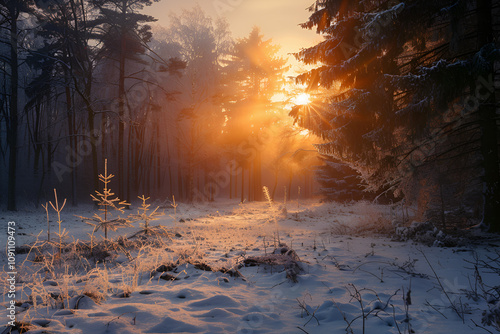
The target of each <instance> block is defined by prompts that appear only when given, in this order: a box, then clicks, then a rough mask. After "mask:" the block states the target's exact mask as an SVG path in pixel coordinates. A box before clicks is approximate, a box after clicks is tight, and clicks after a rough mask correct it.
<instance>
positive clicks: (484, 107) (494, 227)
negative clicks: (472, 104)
mask: <svg viewBox="0 0 500 334" xmlns="http://www.w3.org/2000/svg"><path fill="white" fill-rule="evenodd" d="M477 6H478V28H479V47H483V46H484V45H487V44H488V43H492V42H493V41H494V38H493V37H494V31H493V25H492V14H491V13H492V3H491V0H478V2H477ZM488 72H489V73H491V75H493V76H494V75H495V74H494V70H493V66H491V68H490V69H489V70H488ZM483 89H484V88H483ZM495 106H496V100H495V91H493V93H492V94H489V95H488V98H487V99H486V100H485V101H483V102H482V103H481V104H480V106H479V117H480V127H481V154H482V156H483V161H482V163H483V168H484V183H485V187H484V212H483V224H484V225H486V226H489V227H490V232H500V221H499V219H500V171H499V157H498V125H497V120H496V110H495V109H496V108H495Z"/></svg>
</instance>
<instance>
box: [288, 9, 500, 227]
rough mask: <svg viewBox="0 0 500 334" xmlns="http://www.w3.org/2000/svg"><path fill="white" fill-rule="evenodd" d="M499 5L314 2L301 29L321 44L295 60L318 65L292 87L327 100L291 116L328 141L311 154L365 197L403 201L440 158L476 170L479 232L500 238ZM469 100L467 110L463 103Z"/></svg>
mask: <svg viewBox="0 0 500 334" xmlns="http://www.w3.org/2000/svg"><path fill="white" fill-rule="evenodd" d="M498 4H499V2H498V1H494V0H478V1H474V2H469V1H447V0H443V1H439V0H438V1H432V2H427V1H420V0H409V1H402V2H395V1H342V0H320V1H316V3H315V4H314V5H313V6H311V8H310V10H311V11H312V12H313V13H312V15H311V16H310V18H309V20H308V21H307V22H306V23H304V24H303V25H302V26H303V27H304V28H309V29H312V28H316V29H317V31H318V32H319V33H321V34H323V36H324V37H325V40H324V41H322V42H321V43H319V44H318V45H316V46H313V47H311V48H308V49H304V50H302V51H300V52H299V53H297V55H296V56H297V58H298V59H300V60H302V61H303V62H305V63H306V64H317V63H321V65H320V66H319V67H317V68H315V69H313V70H311V71H308V72H307V73H304V74H303V75H300V76H299V77H298V78H297V80H298V81H299V82H301V83H307V84H308V85H309V87H310V88H314V87H318V86H322V87H325V88H328V89H330V91H331V95H330V96H329V98H327V99H325V101H323V102H324V103H323V105H322V108H320V109H319V110H318V111H317V112H309V113H305V112H304V108H300V107H296V108H294V109H293V110H292V113H291V115H292V116H293V117H295V119H296V121H297V122H298V123H299V124H300V125H301V126H304V127H306V128H308V129H310V130H311V131H312V132H314V133H315V134H317V135H319V136H321V137H322V138H324V139H326V140H327V143H325V144H320V145H318V146H317V147H318V150H319V151H320V152H321V153H323V154H326V155H329V156H333V157H335V158H337V159H340V160H342V161H343V162H347V163H349V164H350V165H351V166H353V167H354V168H356V169H357V170H358V172H360V174H361V175H362V176H363V178H364V180H365V181H366V182H367V183H368V185H369V187H370V188H371V189H373V190H376V189H388V190H394V191H396V193H397V192H398V191H403V192H404V193H405V194H406V195H409V194H410V192H411V190H412V189H411V184H412V183H414V182H415V181H409V180H418V179H422V178H426V177H429V175H425V173H423V171H424V170H425V168H428V167H429V166H430V165H433V164H438V163H441V164H442V162H443V159H444V160H446V161H447V162H446V164H447V165H448V166H452V165H454V162H455V161H457V159H464V157H469V158H470V159H472V160H473V161H474V162H476V163H480V164H481V168H482V170H483V174H484V177H483V179H482V181H483V183H484V185H485V187H484V189H485V192H484V210H483V211H484V212H483V223H484V224H485V225H490V226H491V229H492V230H494V231H499V229H500V223H499V220H498V219H499V217H500V205H499V204H500V201H499V200H500V192H499V180H500V178H499V167H498V142H497V138H498V124H497V117H496V116H495V110H496V104H495V91H494V90H495V89H497V88H495V87H494V85H493V84H492V83H493V82H494V81H495V73H494V71H493V68H494V63H495V61H497V60H498V50H497V45H496V44H495V43H498V40H497V38H498V29H497V27H498V24H496V23H497V22H495V21H496V20H497V19H496V18H497V17H498V15H496V14H497V13H498V10H499V6H498ZM484 83H491V84H484ZM488 89H490V91H489V92H487V91H488ZM478 91H480V93H479V95H481V96H482V97H481V98H476V96H475V94H477V92H478ZM471 99H473V102H475V103H476V104H477V105H476V106H475V108H469V105H468V104H467V103H469V102H470V101H471ZM452 106H455V108H453V107H452ZM457 106H460V107H459V108H457ZM457 109H458V110H457ZM464 148H465V149H464ZM471 154H472V155H474V154H477V155H479V158H477V157H472V158H471ZM467 168H473V166H468V167H467ZM437 172H438V169H437V168H433V169H432V173H437ZM444 172H445V173H446V171H444ZM438 179H439V178H438ZM454 181H457V180H456V179H455V180H454Z"/></svg>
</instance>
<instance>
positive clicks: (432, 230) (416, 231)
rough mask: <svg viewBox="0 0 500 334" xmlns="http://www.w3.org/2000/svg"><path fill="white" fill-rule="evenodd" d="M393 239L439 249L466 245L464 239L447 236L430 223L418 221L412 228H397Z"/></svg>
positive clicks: (412, 224)
mask: <svg viewBox="0 0 500 334" xmlns="http://www.w3.org/2000/svg"><path fill="white" fill-rule="evenodd" d="M393 239H394V240H396V241H407V240H413V241H416V242H419V243H423V244H425V245H428V246H438V247H454V246H457V245H461V244H463V243H464V240H463V239H462V238H458V237H454V236H452V235H449V234H446V233H444V232H443V231H442V230H439V229H438V228H437V227H436V226H434V225H433V224H432V223H430V222H416V221H414V222H413V223H411V225H410V226H396V228H395V235H394V237H393Z"/></svg>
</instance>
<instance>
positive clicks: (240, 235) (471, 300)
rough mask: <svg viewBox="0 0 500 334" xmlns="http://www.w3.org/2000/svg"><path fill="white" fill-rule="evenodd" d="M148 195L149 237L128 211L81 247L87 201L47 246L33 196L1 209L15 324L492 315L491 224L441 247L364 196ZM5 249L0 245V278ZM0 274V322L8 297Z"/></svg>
mask: <svg viewBox="0 0 500 334" xmlns="http://www.w3.org/2000/svg"><path fill="white" fill-rule="evenodd" d="M161 209H164V210H165V216H163V217H160V219H159V220H156V221H154V222H151V224H152V225H153V226H154V225H161V226H163V227H165V230H162V231H163V232H164V234H163V236H162V237H153V236H149V237H143V236H140V235H139V236H136V237H134V238H131V239H127V238H124V237H129V236H131V235H133V234H134V233H135V232H136V231H137V230H138V227H139V223H134V224H133V225H134V227H133V228H132V227H128V228H124V229H119V230H118V231H116V232H112V231H111V232H109V236H110V238H111V239H113V241H112V242H104V241H103V240H102V235H101V231H99V232H98V233H96V234H95V236H96V237H97V239H96V244H95V245H94V246H93V247H94V248H93V253H92V254H90V253H88V250H87V249H86V248H85V247H86V246H88V244H89V242H88V240H89V239H90V237H89V235H91V234H92V227H91V226H89V225H87V224H84V223H82V221H81V219H79V218H76V217H75V215H83V216H87V217H90V216H92V214H93V210H94V208H93V207H91V206H88V207H78V208H71V207H69V208H65V209H64V210H63V212H62V215H61V218H62V221H63V222H62V227H63V228H65V229H66V231H68V232H69V234H68V237H67V238H66V245H65V247H64V249H63V252H62V254H61V256H60V257H59V255H58V248H57V246H56V245H55V244H48V243H46V242H45V241H46V239H47V232H46V230H47V229H46V225H47V223H46V216H45V212H44V211H43V209H42V210H24V211H22V212H18V213H15V214H11V213H6V212H2V214H1V215H2V217H1V218H0V233H1V236H2V238H4V240H7V237H6V236H7V235H8V233H7V225H8V224H7V222H8V221H14V222H15V223H16V225H15V227H16V243H17V255H16V263H15V266H16V271H17V277H16V296H15V301H16V304H15V313H16V314H15V318H16V325H17V327H16V328H18V329H21V328H22V329H23V330H25V329H29V333H82V334H88V333H92V334H99V333H117V334H126V333H328V334H330V333H370V334H373V333H488V332H489V333H494V332H497V330H498V328H499V326H500V324H499V319H500V303H499V301H498V296H499V291H500V288H499V287H498V286H499V285H500V279H499V277H500V276H499V273H500V270H499V269H498V263H499V262H498V258H499V256H500V254H499V251H498V249H499V246H500V241H499V239H498V238H495V237H493V236H485V239H483V240H482V241H481V242H465V243H463V244H462V245H461V246H459V247H458V246H456V247H447V248H445V247H437V246H433V247H429V246H426V245H423V244H421V243H416V242H414V241H411V240H407V241H395V240H394V238H391V237H390V234H391V232H390V231H393V230H394V227H393V225H392V224H393V222H392V221H393V217H392V216H391V209H390V208H389V207H388V206H382V205H373V204H369V203H365V202H360V203H354V204H349V205H342V204H334V203H318V202H314V201H307V202H303V203H297V202H289V203H287V204H286V206H285V204H274V205H269V204H268V203H245V204H238V203H237V202H234V201H233V202H231V201H227V202H216V203H210V204H197V205H185V204H180V205H179V206H178V207H177V209H176V213H175V214H174V210H173V208H172V207H170V206H169V205H168V203H166V204H165V205H163V208H160V210H161ZM51 219H52V221H51V231H57V229H58V227H57V223H56V221H55V219H54V215H53V214H51ZM42 230H43V231H42ZM40 232H41V233H40ZM388 233H389V234H388ZM434 233H435V234H438V235H439V231H434ZM119 236H122V237H119ZM52 239H53V240H54V239H56V237H55V235H54V234H52ZM398 240H404V239H401V238H399V239H398ZM1 244H2V245H5V244H6V242H4V241H3V240H2V242H1ZM280 244H281V245H280ZM23 245H28V246H27V247H26V246H23ZM7 261H8V259H7V257H6V255H5V252H2V253H1V255H0V265H2V266H3V268H4V269H3V273H2V274H1V275H2V276H1V279H2V282H7V279H8V272H9V269H8V266H7ZM4 286H5V287H4V289H3V292H2V294H3V296H2V299H1V300H0V302H2V303H1V305H2V309H1V311H0V318H1V319H2V326H4V325H5V324H7V322H8V321H10V320H9V318H8V315H9V314H10V313H9V312H10V310H9V309H8V308H7V307H9V306H10V304H9V303H10V299H12V298H10V297H9V291H8V290H9V284H7V283H6V284H5V285H4ZM488 323H489V325H488ZM9 330H12V328H9V327H0V333H8V332H9ZM13 332H14V331H13Z"/></svg>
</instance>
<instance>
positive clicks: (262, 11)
mask: <svg viewBox="0 0 500 334" xmlns="http://www.w3.org/2000/svg"><path fill="white" fill-rule="evenodd" d="M197 3H198V4H199V5H200V6H201V8H202V9H203V10H204V11H205V12H206V13H207V14H208V15H209V16H211V17H213V18H215V17H217V16H222V17H225V18H226V19H227V20H228V22H229V25H230V29H231V32H232V34H233V37H235V38H239V37H246V36H248V34H249V33H250V31H251V30H252V28H253V27H254V26H258V27H259V28H260V29H261V32H262V33H263V35H264V38H265V39H269V38H271V39H272V40H273V41H274V43H275V44H278V45H280V46H281V55H282V56H284V57H289V65H291V66H292V71H291V72H290V74H292V75H293V74H294V72H295V73H297V72H300V71H301V64H300V63H299V62H297V61H295V60H294V59H293V57H292V56H288V54H289V53H291V52H297V51H299V50H300V49H301V48H304V47H309V46H312V45H314V44H316V43H317V42H319V41H320V40H321V38H320V37H319V35H317V34H316V33H315V32H314V31H310V30H305V29H302V28H301V27H300V26H299V24H300V23H303V22H305V21H307V19H308V18H309V15H310V13H309V12H308V11H307V7H309V6H310V5H311V4H313V3H314V0H181V1H179V0H160V1H159V2H156V3H154V4H153V5H152V6H150V7H146V8H145V9H144V10H143V12H144V13H145V14H149V15H152V16H154V17H155V18H157V19H158V22H157V23H158V24H160V25H162V26H168V25H169V14H170V13H172V12H173V13H180V12H181V11H182V9H183V8H184V9H190V8H192V7H193V6H195V5H196V4H197Z"/></svg>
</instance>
